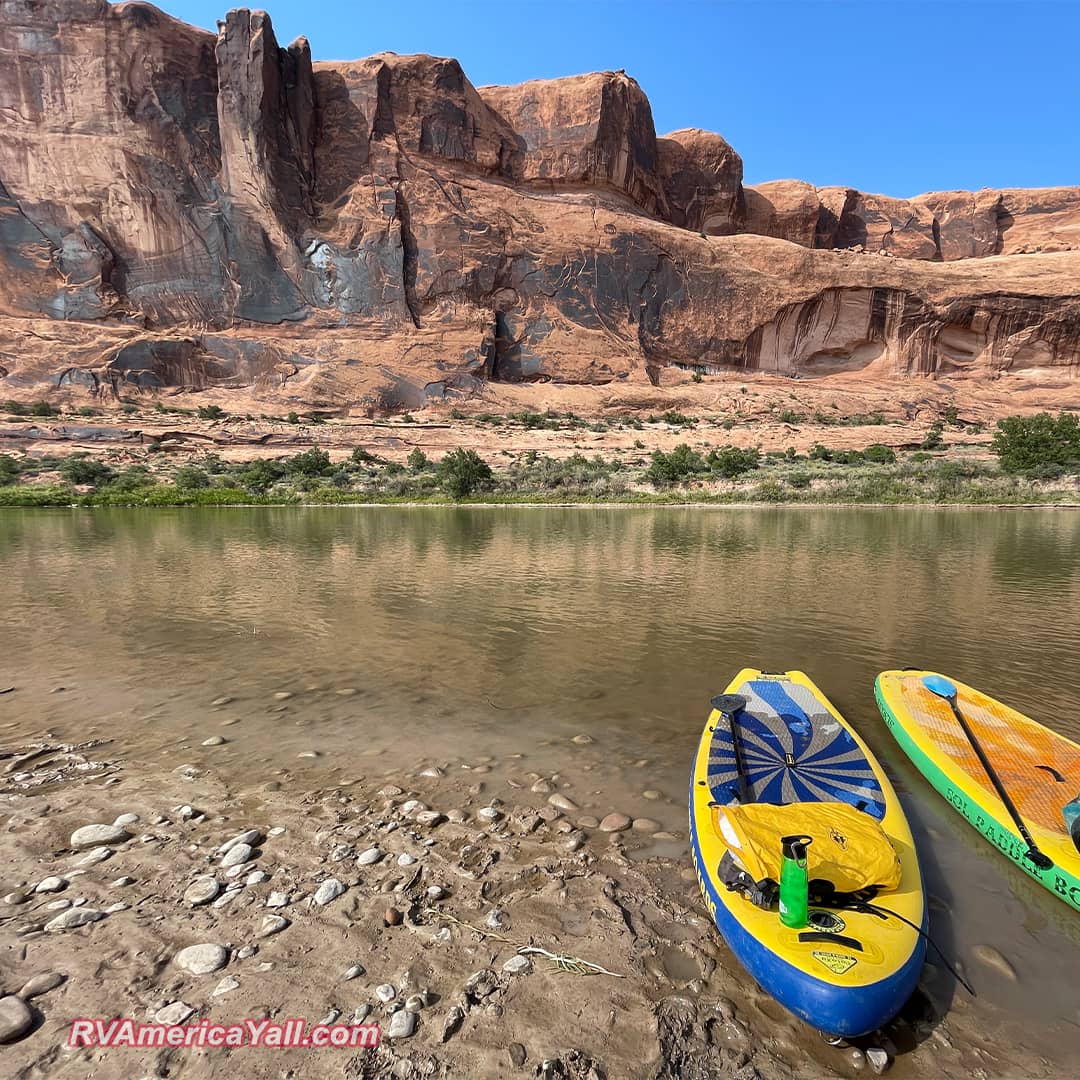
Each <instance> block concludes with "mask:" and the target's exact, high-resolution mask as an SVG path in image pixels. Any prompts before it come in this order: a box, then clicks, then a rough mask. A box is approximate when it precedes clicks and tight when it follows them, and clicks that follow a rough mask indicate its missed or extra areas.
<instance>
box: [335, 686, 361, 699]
mask: <svg viewBox="0 0 1080 1080" xmlns="http://www.w3.org/2000/svg"><path fill="white" fill-rule="evenodd" d="M334 692H335V693H336V694H337V695H338V697H352V696H353V694H355V693H356V687H355V686H343V687H342V688H341V689H340V690H336V691H334Z"/></svg>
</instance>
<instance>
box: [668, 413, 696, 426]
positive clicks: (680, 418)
mask: <svg viewBox="0 0 1080 1080" xmlns="http://www.w3.org/2000/svg"><path fill="white" fill-rule="evenodd" d="M660 419H661V420H662V421H663V422H664V423H665V424H673V425H675V427H689V426H690V425H691V424H693V423H694V422H695V421H694V418H693V417H692V416H687V415H685V414H684V413H681V412H676V410H675V409H668V411H667V412H666V413H664V415H663V416H661V417H660Z"/></svg>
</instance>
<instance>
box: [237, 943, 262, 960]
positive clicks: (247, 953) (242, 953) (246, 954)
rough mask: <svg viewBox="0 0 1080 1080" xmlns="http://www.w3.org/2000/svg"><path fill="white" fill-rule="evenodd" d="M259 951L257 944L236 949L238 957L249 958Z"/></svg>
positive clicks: (238, 958) (239, 958)
mask: <svg viewBox="0 0 1080 1080" xmlns="http://www.w3.org/2000/svg"><path fill="white" fill-rule="evenodd" d="M258 951H259V949H258V946H256V945H245V946H244V947H243V948H242V949H237V950H236V959H237V960H247V959H249V958H250V957H252V956H254V955H255V954H256V953H257V952H258Z"/></svg>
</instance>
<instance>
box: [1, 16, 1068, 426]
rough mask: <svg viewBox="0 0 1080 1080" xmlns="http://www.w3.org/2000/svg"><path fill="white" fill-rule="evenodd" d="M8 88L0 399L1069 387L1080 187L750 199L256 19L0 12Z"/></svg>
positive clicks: (325, 398) (691, 162) (671, 138)
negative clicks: (487, 389)
mask: <svg viewBox="0 0 1080 1080" xmlns="http://www.w3.org/2000/svg"><path fill="white" fill-rule="evenodd" d="M0 57H2V58H3V60H4V61H5V62H4V63H3V65H2V67H0V115H2V116H3V121H2V125H3V126H2V129H0V321H2V323H3V328H4V330H5V334H4V340H3V343H2V344H0V396H3V397H14V398H20V397H24V398H25V397H40V396H43V394H45V393H52V394H57V393H61V392H62V393H67V394H71V395H74V396H76V397H78V396H81V395H84V394H86V393H91V394H94V395H97V396H99V397H103V398H104V399H106V400H108V399H115V398H117V397H120V396H125V395H131V394H139V393H156V392H177V391H190V390H203V389H207V388H222V389H231V390H236V391H242V392H243V393H245V394H247V395H253V396H254V397H256V398H267V399H280V400H282V401H285V400H296V401H303V402H307V403H310V404H318V405H326V406H335V407H336V406H360V407H368V408H372V409H378V408H394V407H415V406H417V405H420V404H423V403H424V402H426V401H430V400H433V399H438V398H440V397H443V396H445V395H446V394H447V393H453V392H455V391H464V392H468V391H471V390H475V389H477V388H478V387H482V386H483V385H484V384H486V383H489V382H492V381H496V382H518V381H530V380H553V381H560V382H576V383H585V384H606V383H611V382H614V381H616V380H625V381H628V382H639V383H641V384H642V385H645V386H647V385H648V384H649V383H650V382H651V383H653V384H655V383H657V382H658V381H659V380H660V378H661V373H662V372H664V371H665V369H672V368H683V369H686V370H687V372H688V373H689V371H690V370H696V371H699V372H701V373H703V374H706V375H707V374H709V373H711V372H720V371H725V370H742V371H745V372H747V373H752V372H755V371H759V370H760V371H767V372H771V373H783V374H790V375H798V376H815V375H825V374H836V373H845V372H853V373H863V372H870V373H872V374H873V375H874V376H875V377H880V376H894V377H902V376H909V375H929V376H936V375H941V374H949V375H964V376H965V377H971V378H980V379H988V378H996V377H999V376H1001V375H1003V374H1008V373H1017V372H1022V373H1024V374H1025V376H1026V377H1028V378H1029V379H1034V380H1036V381H1039V382H1046V381H1050V382H1054V383H1060V382H1061V381H1062V380H1069V379H1073V378H1075V376H1076V373H1077V371H1078V370H1080V188H1055V189H1043V190H1038V191H1023V190H1010V191H981V192H977V193H971V192H946V193H934V194H928V195H923V196H919V197H918V198H915V199H911V200H901V199H890V198H887V197H884V196H879V195H871V194H866V193H862V192H858V191H854V190H851V189H845V188H822V189H815V188H813V187H812V186H811V185H808V184H802V183H799V182H796V181H779V182H776V183H772V184H761V185H757V186H756V187H744V186H743V184H742V161H741V159H740V157H739V155H738V154H737V153H736V152H735V150H733V149H732V147H730V146H729V145H728V144H727V143H726V142H725V141H724V139H723V138H722V137H721V136H719V135H716V134H712V133H709V132H703V131H697V130H684V131H678V132H673V133H671V134H670V135H667V136H664V137H662V138H657V136H656V133H655V130H654V128H653V121H652V114H651V110H650V107H649V102H648V99H647V98H646V96H645V94H644V93H643V92H642V90H641V88H640V87H639V86H638V85H637V83H636V82H635V81H634V80H633V79H632V78H630V77H629V76H627V75H626V74H625V73H623V72H604V73H598V74H591V75H583V76H574V77H570V78H565V79H556V80H550V81H540V82H529V83H523V84H521V85H519V86H507V87H480V88H476V87H474V86H473V85H472V84H471V83H470V82H469V80H468V78H467V77H466V75H465V73H464V72H463V70H462V68H461V66H460V65H459V64H458V63H457V62H456V61H454V60H446V59H438V58H434V57H429V56H397V55H395V54H392V53H383V54H379V55H376V56H372V57H369V58H367V59H364V60H358V61H351V62H319V63H312V59H311V51H310V48H309V46H308V43H307V41H306V40H305V39H303V38H300V39H298V40H297V41H295V42H293V43H292V44H291V45H288V46H287V47H283V46H282V45H281V44H280V43H279V42H278V41H277V39H276V37H275V35H274V31H273V27H272V24H271V20H270V18H269V16H267V15H266V14H265V13H263V12H251V11H247V10H236V11H231V12H229V13H228V15H227V16H226V17H225V19H224V20H223V21H222V22H221V23H219V29H218V32H217V34H216V35H215V34H213V33H210V32H208V31H203V30H199V29H196V28H194V27H191V26H188V25H186V24H184V23H181V22H179V21H177V20H175V19H173V18H171V17H169V16H167V15H165V14H163V13H162V12H160V11H158V10H157V9H156V8H153V7H151V6H149V5H146V4H141V3H127V4H120V5H115V6H114V5H109V4H107V3H105V2H104V0H44V2H42V0H0ZM687 377H689V374H687Z"/></svg>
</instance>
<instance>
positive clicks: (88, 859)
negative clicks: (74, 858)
mask: <svg viewBox="0 0 1080 1080" xmlns="http://www.w3.org/2000/svg"><path fill="white" fill-rule="evenodd" d="M112 857H113V852H112V848H107V847H96V848H94V850H93V851H88V852H87V853H86V854H85V855H84V856H83V857H82V858H81V859H79V861H78V862H76V863H75V865H76V866H94V865H95V864H96V863H100V862H104V861H105V860H106V859H111V858H112Z"/></svg>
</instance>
